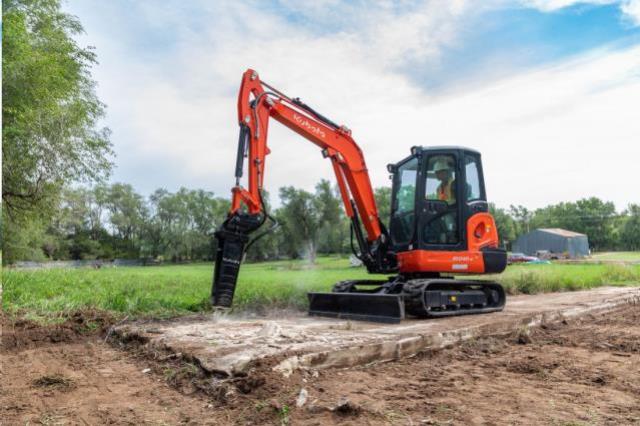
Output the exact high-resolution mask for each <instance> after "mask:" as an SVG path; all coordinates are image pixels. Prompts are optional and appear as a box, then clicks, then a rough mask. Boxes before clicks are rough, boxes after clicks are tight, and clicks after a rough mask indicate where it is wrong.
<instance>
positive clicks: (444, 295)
mask: <svg viewBox="0 0 640 426" xmlns="http://www.w3.org/2000/svg"><path fill="white" fill-rule="evenodd" d="M308 297H309V314H310V315H318V316H326V317H333V318H345V319H352V320H360V321H375V322H386V323H397V322H400V321H401V320H403V319H404V318H405V317H406V316H413V317H418V318H433V317H445V316H453V315H465V314H480V313H488V312H496V311H501V310H502V309H504V305H505V302H506V295H505V292H504V289H503V288H502V286H501V285H500V284H498V283H495V282H491V281H483V280H457V279H454V278H410V279H409V278H405V277H403V276H401V275H399V276H396V277H392V278H390V279H389V280H388V281H374V280H355V281H341V282H339V283H337V284H336V285H334V287H333V291H332V292H330V293H309V294H308Z"/></svg>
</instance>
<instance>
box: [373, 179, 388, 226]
mask: <svg viewBox="0 0 640 426" xmlns="http://www.w3.org/2000/svg"><path fill="white" fill-rule="evenodd" d="M374 192H375V198H376V205H377V206H378V216H380V220H382V223H383V224H384V226H387V227H388V226H389V220H390V218H391V188H390V187H388V186H381V187H380V188H376V189H375V191H374Z"/></svg>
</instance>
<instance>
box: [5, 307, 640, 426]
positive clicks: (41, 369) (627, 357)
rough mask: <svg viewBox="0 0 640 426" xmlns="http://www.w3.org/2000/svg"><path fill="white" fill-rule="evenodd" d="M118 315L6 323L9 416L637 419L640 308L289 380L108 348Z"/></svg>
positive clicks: (82, 420) (275, 420)
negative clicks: (226, 373)
mask: <svg viewBox="0 0 640 426" xmlns="http://www.w3.org/2000/svg"><path fill="white" fill-rule="evenodd" d="M469 318H470V320H471V318H472V317H469ZM112 322H113V320H112V319H110V318H108V317H103V316H100V315H97V314H83V315H78V316H77V317H75V318H74V319H72V320H71V321H69V322H67V323H65V324H62V325H57V326H50V327H38V326H34V325H33V324H31V323H28V322H18V323H11V322H9V321H7V320H6V319H5V320H3V323H4V324H3V340H2V352H1V355H2V363H1V364H0V367H1V370H0V375H1V382H0V383H1V385H0V386H1V388H0V424H2V425H14V424H47V425H53V424H91V425H93V424H135V425H138V424H252V425H262V424H275V425H282V424H292V425H297V424H315V425H325V424H352V425H360V424H376V425H377V424H407V425H420V424H465V425H466V424H527V425H528V424H555V425H566V426H568V425H582V424H585V425H587V424H598V425H599V424H612V425H613V424H615V425H620V424H625V425H628V424H631V425H633V424H637V425H640V307H639V306H637V305H634V306H627V307H625V308H623V309H619V310H617V311H615V312H611V313H608V314H606V315H604V316H597V317H585V318H582V319H581V320H576V321H572V322H569V323H562V324H557V325H553V326H547V327H545V328H541V329H535V330H533V331H531V332H530V333H528V332H525V331H524V330H523V331H522V332H520V333H518V334H517V335H513V336H509V337H506V338H487V339H481V340H474V341H471V342H467V343H465V344H464V345H462V346H458V347H454V348H449V349H445V350H441V351H437V352H432V353H423V354H420V355H418V356H416V357H414V358H411V359H406V360H402V361H396V362H388V363H384V364H377V365H370V366H365V367H359V368H352V369H349V370H331V371H319V372H304V373H297V374H294V375H293V376H291V377H290V378H288V379H285V378H283V377H282V376H280V375H278V374H275V373H273V372H271V371H270V369H269V365H262V366H261V365H257V366H255V370H254V371H253V373H252V374H250V375H249V376H248V377H244V378H237V379H234V380H233V381H228V380H224V379H222V378H218V377H214V376H211V375H208V374H205V373H204V372H203V371H202V370H201V369H199V368H198V367H197V366H196V365H194V364H192V363H190V360H188V359H183V358H181V357H180V355H179V354H163V353H158V354H156V356H155V357H153V358H150V357H149V356H148V354H146V353H145V354H144V355H143V352H142V351H140V350H139V349H137V346H136V342H125V343H122V342H120V343H118V342H114V339H113V337H109V339H108V341H109V342H108V343H105V337H107V334H108V332H107V330H108V328H109V325H110V324H112ZM305 394H306V398H301V397H300V396H301V395H302V396H305ZM298 399H299V400H300V402H302V400H303V399H306V401H304V404H302V406H301V407H298V406H297V404H296V402H297V401H296V400H298Z"/></svg>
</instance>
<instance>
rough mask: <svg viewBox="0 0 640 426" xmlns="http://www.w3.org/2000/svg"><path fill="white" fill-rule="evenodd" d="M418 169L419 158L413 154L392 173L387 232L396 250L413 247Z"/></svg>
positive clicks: (405, 249)
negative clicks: (389, 217)
mask: <svg viewBox="0 0 640 426" xmlns="http://www.w3.org/2000/svg"><path fill="white" fill-rule="evenodd" d="M418 171H419V159H418V157H416V156H413V157H410V158H408V159H407V160H405V161H404V162H402V163H400V164H398V165H397V166H396V170H395V173H394V177H393V191H392V197H391V219H390V223H389V233H390V234H391V241H392V243H393V246H394V249H395V250H396V251H407V250H411V249H412V247H413V241H414V235H415V218H416V194H417V193H418V189H417V185H418V175H419V173H418Z"/></svg>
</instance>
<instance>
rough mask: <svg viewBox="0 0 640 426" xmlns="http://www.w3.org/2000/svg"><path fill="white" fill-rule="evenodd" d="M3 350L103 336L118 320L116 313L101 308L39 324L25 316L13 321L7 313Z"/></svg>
mask: <svg viewBox="0 0 640 426" xmlns="http://www.w3.org/2000/svg"><path fill="white" fill-rule="evenodd" d="M0 321H1V322H2V341H1V345H0V346H1V349H2V351H20V350H24V349H28V348H36V347H39V346H42V345H46V344H55V343H71V342H76V341H79V340H82V339H85V338H87V336H90V335H99V334H103V333H105V332H106V330H107V329H108V328H109V327H110V326H111V325H113V324H114V323H115V319H114V317H113V316H112V315H110V314H108V313H106V312H100V311H79V312H74V313H73V314H71V315H70V316H69V317H68V318H66V319H65V320H64V321H63V322H61V323H54V324H48V325H42V324H38V323H36V322H34V321H29V320H25V319H17V320H12V319H10V318H9V317H8V316H6V315H3V316H2V317H1V318H0Z"/></svg>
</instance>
